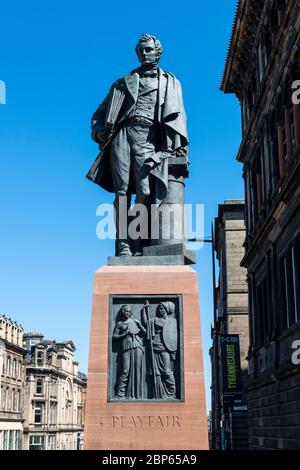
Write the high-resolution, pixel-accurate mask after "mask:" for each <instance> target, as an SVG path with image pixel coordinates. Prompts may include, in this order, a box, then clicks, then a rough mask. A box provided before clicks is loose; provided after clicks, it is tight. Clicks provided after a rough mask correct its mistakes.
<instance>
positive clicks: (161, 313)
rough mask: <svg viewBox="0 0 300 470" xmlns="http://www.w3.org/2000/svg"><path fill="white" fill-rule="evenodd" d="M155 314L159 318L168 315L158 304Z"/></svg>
mask: <svg viewBox="0 0 300 470" xmlns="http://www.w3.org/2000/svg"><path fill="white" fill-rule="evenodd" d="M157 314H158V316H159V317H164V316H165V315H167V314H168V312H167V310H166V309H165V307H164V306H163V305H162V304H159V305H158V308H157Z"/></svg>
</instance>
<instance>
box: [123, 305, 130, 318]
mask: <svg viewBox="0 0 300 470" xmlns="http://www.w3.org/2000/svg"><path fill="white" fill-rule="evenodd" d="M131 313H132V312H131V308H130V305H128V304H125V305H123V306H122V308H121V314H122V316H123V318H125V319H126V318H130V317H131Z"/></svg>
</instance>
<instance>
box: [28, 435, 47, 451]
mask: <svg viewBox="0 0 300 470" xmlns="http://www.w3.org/2000/svg"><path fill="white" fill-rule="evenodd" d="M29 450H44V436H29Z"/></svg>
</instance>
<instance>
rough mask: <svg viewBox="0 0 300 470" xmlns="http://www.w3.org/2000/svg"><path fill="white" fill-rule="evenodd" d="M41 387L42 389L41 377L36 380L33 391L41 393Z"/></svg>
mask: <svg viewBox="0 0 300 470" xmlns="http://www.w3.org/2000/svg"><path fill="white" fill-rule="evenodd" d="M43 389H44V381H43V379H37V380H36V391H35V393H36V394H37V395H43Z"/></svg>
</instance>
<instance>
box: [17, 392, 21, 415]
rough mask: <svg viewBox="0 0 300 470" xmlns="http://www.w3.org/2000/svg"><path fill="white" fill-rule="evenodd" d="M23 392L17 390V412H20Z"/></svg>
mask: <svg viewBox="0 0 300 470" xmlns="http://www.w3.org/2000/svg"><path fill="white" fill-rule="evenodd" d="M20 401H21V391H20V390H16V411H20Z"/></svg>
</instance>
